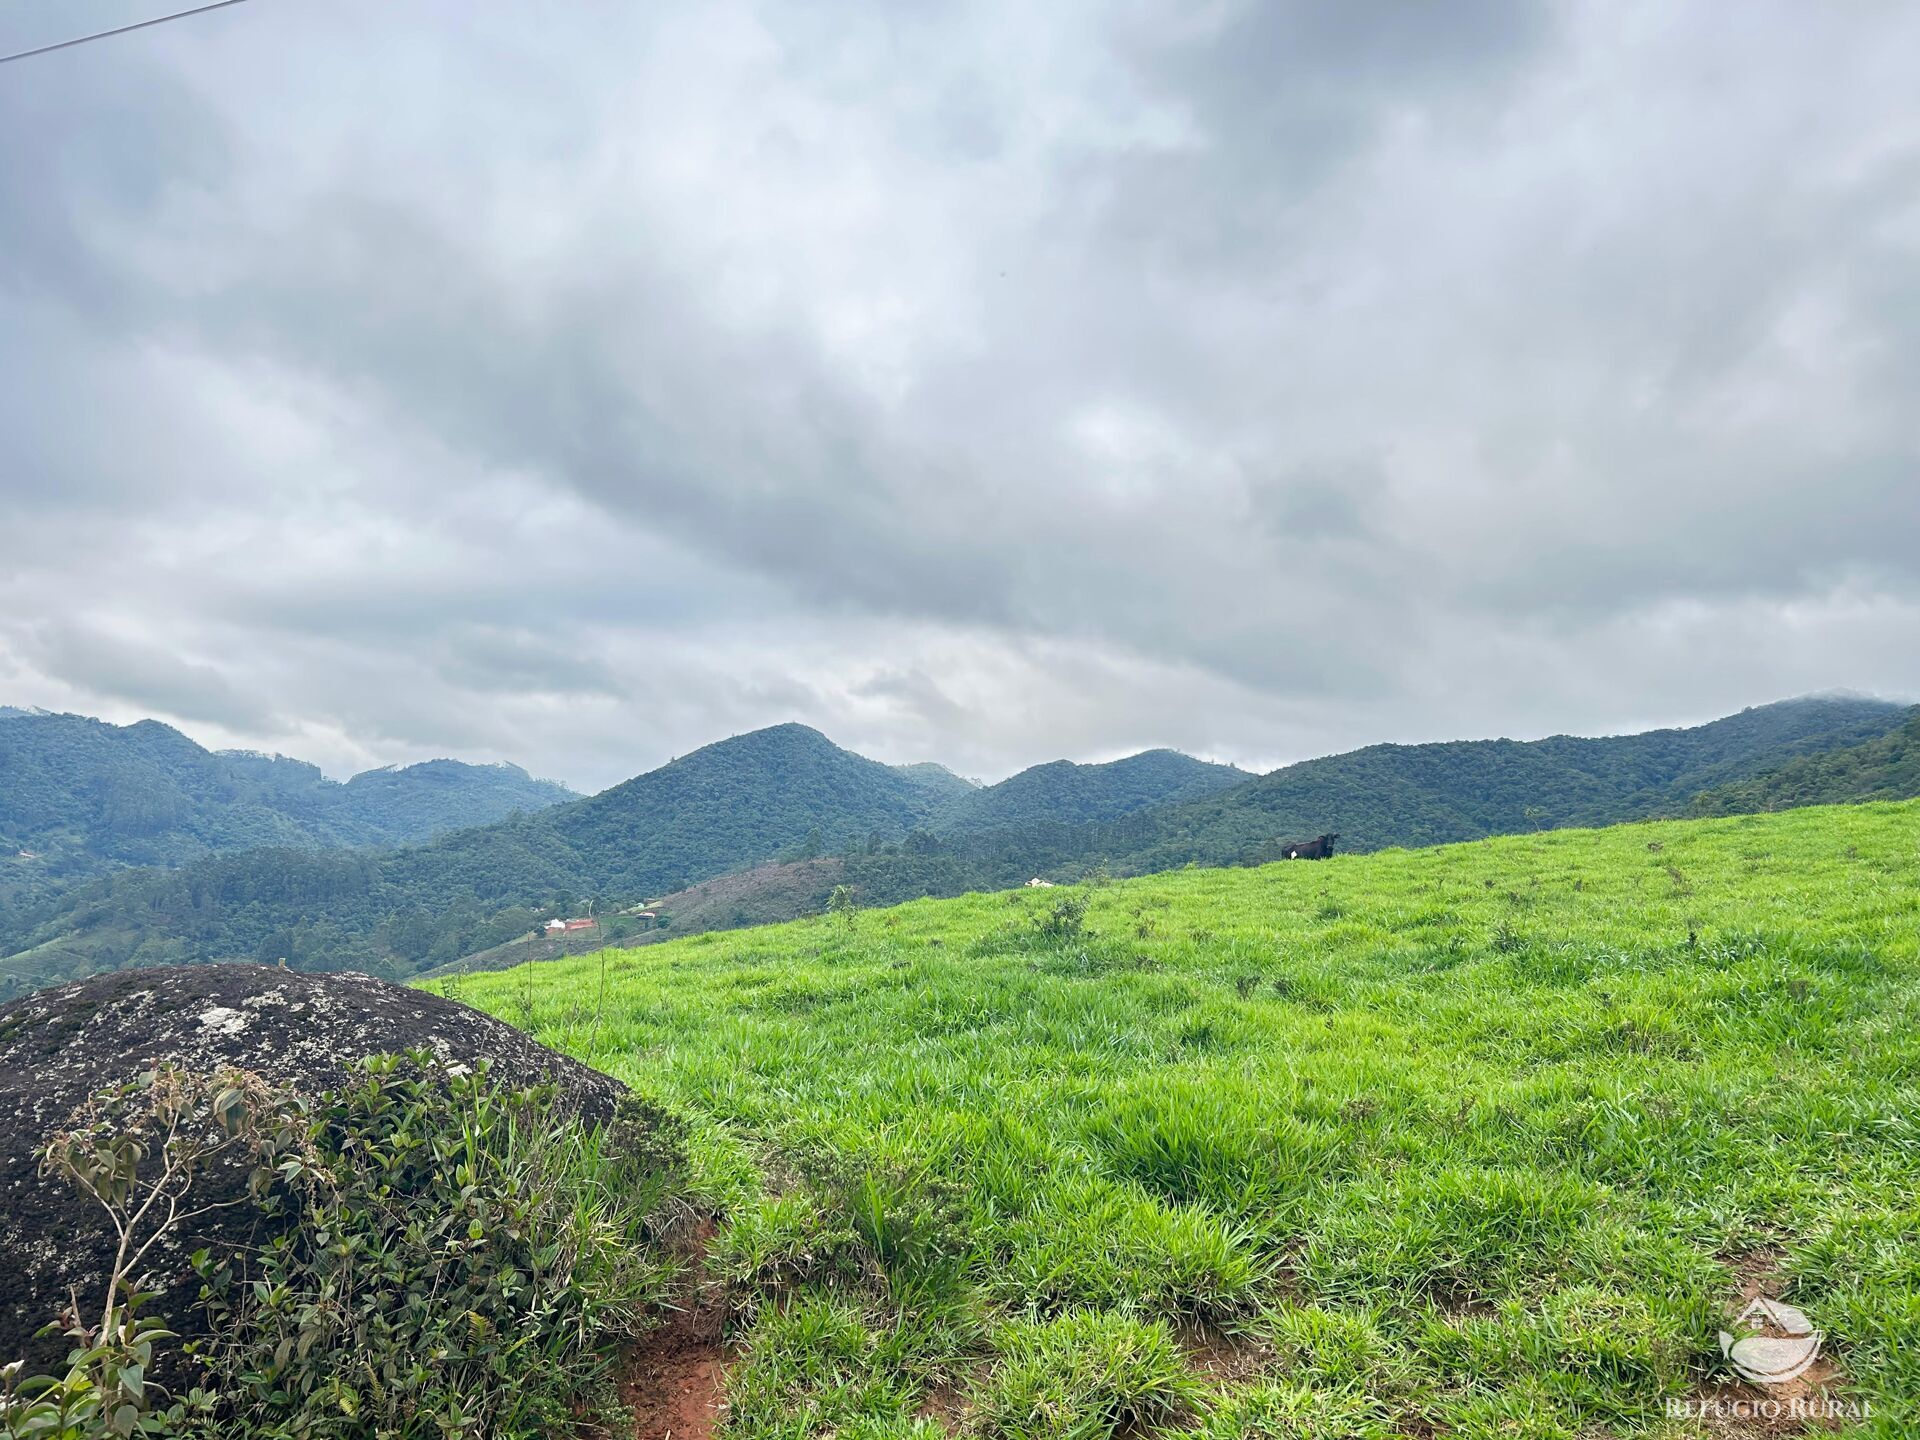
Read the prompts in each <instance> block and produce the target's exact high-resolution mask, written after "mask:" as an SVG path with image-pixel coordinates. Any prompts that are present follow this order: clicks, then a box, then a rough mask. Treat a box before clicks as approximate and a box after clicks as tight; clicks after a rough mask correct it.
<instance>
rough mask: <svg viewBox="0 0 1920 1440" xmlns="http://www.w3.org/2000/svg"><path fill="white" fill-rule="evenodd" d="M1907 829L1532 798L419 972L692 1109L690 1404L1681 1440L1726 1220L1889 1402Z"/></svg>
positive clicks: (1029, 1420) (1919, 1377)
mask: <svg viewBox="0 0 1920 1440" xmlns="http://www.w3.org/2000/svg"><path fill="white" fill-rule="evenodd" d="M1917 840H1920V803H1909V804H1896V805H1872V806H1861V807H1854V808H1832V809H1818V810H1802V811H1795V812H1792V813H1788V814H1782V815H1772V816H1752V817H1745V818H1739V819H1731V820H1714V821H1695V822H1674V823H1661V824H1649V825H1629V826H1621V827H1618V828H1614V829H1608V830H1599V831H1578V832H1576V831H1561V832H1555V833H1550V834H1543V835H1535V836H1518V837H1512V838H1508V839H1502V840H1494V841H1488V842H1484V843H1478V844H1468V845H1456V846H1449V847H1447V848H1444V849H1435V850H1423V851H1389V852H1386V853H1383V854H1378V855H1371V856H1365V857H1355V858H1340V859H1336V860H1333V861H1330V862H1326V863H1323V864H1306V863H1296V864H1291V865H1276V866H1271V867H1268V868H1265V869H1260V870H1189V871H1183V872H1178V873H1174V874H1168V875H1158V876H1151V877H1147V878H1143V879H1139V880H1132V881H1126V882H1123V883H1120V884H1116V885H1112V886H1110V887H1108V888H1104V889H1101V890H1098V891H1097V892H1095V893H1094V895H1093V898H1092V906H1091V910H1090V912H1089V913H1088V916H1087V921H1086V934H1085V935H1084V936H1082V937H1080V938H1079V939H1077V940H1069V941H1066V942H1064V943H1059V942H1055V943H1049V942H1046V941H1043V940H1041V939H1039V938H1038V937H1037V935H1036V934H1035V927H1034V924H1033V922H1034V920H1035V919H1036V918H1037V917H1040V916H1041V915H1042V914H1043V913H1044V912H1046V911H1047V910H1049V909H1051V907H1053V906H1054V905H1055V904H1057V903H1058V902H1059V901H1060V900H1061V899H1062V898H1063V897H1066V896H1068V895H1069V893H1070V892H1068V891H1066V890H1064V889H1056V890H1051V891H1048V890H1038V891H1021V892H1014V893H1011V894H995V895H977V896H969V897H965V898H962V899H958V900H942V901H922V902H918V903H915V904H911V905H906V906H902V907H900V908H898V909H895V910H890V911H884V912H874V913H868V914H863V915H861V916H859V917H858V919H857V921H856V922H855V923H854V925H853V926H852V927H851V928H849V927H847V926H846V925H844V924H843V923H841V922H840V921H839V920H837V919H828V918H821V919H818V920H809V921H800V922H796V923H794V924H790V925H781V926H774V927H769V928H766V929H759V930H751V931H736V932H733V933H728V934H709V935H699V936H694V937H692V938H690V939H687V940H684V941H678V942H674V943H671V944H665V945H657V946H652V947H648V948H646V949H643V950H638V951H633V952H624V953H616V954H612V955H610V956H607V957H605V963H604V970H603V963H602V957H598V956H587V957H583V958H580V959H575V960H570V961H561V962H553V963H550V964H546V965H539V966H535V967H533V971H532V973H531V975H529V974H528V973H527V972H526V971H525V970H522V971H518V972H507V973H502V974H495V975H483V976H473V977H466V978H464V979H461V980H458V981H455V982H452V983H451V984H450V985H449V984H448V983H446V982H443V983H441V984H440V985H438V986H437V987H436V988H438V989H441V990H442V991H450V993H454V994H457V995H458V996H459V997H460V998H462V999H465V1000H467V1001H469V1002H472V1003H475V1004H479V1005H482V1006H485V1007H487V1008H489V1009H491V1010H493V1011H495V1012H496V1013H499V1014H501V1015H504V1016H506V1017H507V1018H509V1019H513V1020H516V1021H518V1022H520V1023H523V1024H527V1023H530V1025H531V1028H533V1029H534V1030H535V1031H536V1032H537V1033H538V1034H539V1035H540V1037H541V1038H542V1039H543V1040H546V1041H547V1042H549V1043H551V1044H554V1045H556V1046H558V1047H560V1048H562V1049H565V1050H569V1051H571V1052H573V1053H574V1054H577V1055H580V1056H583V1057H584V1058H587V1059H589V1060H591V1061H592V1062H593V1063H594V1064H596V1065H599V1066H601V1067H602V1068H604V1069H606V1070H608V1071H610V1072H611V1073H613V1074H615V1075H617V1076H619V1077H621V1078H622V1079H624V1080H626V1081H628V1082H629V1083H631V1084H632V1085H634V1086H635V1087H636V1088H638V1089H641V1090H643V1091H646V1092H649V1093H651V1094H653V1095H655V1096H658V1097H660V1098H661V1099H664V1100H666V1101H668V1102H670V1103H672V1104H674V1105H676V1106H678V1107H680V1108H682V1109H683V1110H684V1111H686V1112H687V1113H689V1114H690V1115H692V1116H694V1117H696V1120H697V1124H698V1134H699V1156H698V1158H699V1161H700V1165H699V1172H700V1173H699V1178H698V1184H699V1187H700V1188H701V1190H702V1192H703V1195H704V1198H705V1199H706V1201H707V1203H709V1204H711V1205H713V1206H714V1207H715V1208H716V1209H717V1210H719V1211H720V1212H721V1214H722V1216H723V1225H722V1229H721V1232H720V1234H719V1236H718V1237H717V1239H716V1243H715V1245H714V1246H713V1249H712V1255H711V1259H712V1263H713V1264H714V1265H715V1266H717V1267H719V1268H720V1269H721V1270H722V1272H723V1273H725V1274H726V1275H727V1276H728V1277H729V1278H730V1279H731V1280H732V1282H733V1283H734V1285H735V1293H736V1294H737V1295H738V1296H739V1297H740V1299H739V1338H740V1341H741V1344H742V1348H743V1353H744V1359H743V1360H742V1362H741V1363H740V1364H739V1365H738V1366H737V1367H736V1369H735V1371H734V1374H733V1378H732V1381H731V1392H730V1394H731V1399H732V1403H733V1413H732V1419H731V1421H730V1425H729V1428H728V1431H727V1434H728V1435H730V1436H736V1437H755V1440H762V1437H788V1436H793V1437H798V1436H807V1435H827V1434H834V1435H838V1436H842V1437H867V1440H879V1437H898V1436H927V1437H932V1436H936V1435H938V1434H940V1433H942V1431H941V1429H940V1428H939V1427H938V1426H936V1425H934V1424H933V1423H932V1422H929V1421H926V1420H924V1419H917V1418H916V1415H917V1412H918V1411H919V1410H920V1408H921V1406H922V1405H923V1403H924V1402H925V1400H926V1398H927V1397H928V1395H929V1394H932V1393H935V1392H936V1391H937V1392H939V1393H941V1394H943V1395H947V1396H953V1395H958V1396H961V1397H964V1399H965V1401H966V1403H967V1405H968V1407H969V1409H968V1414H969V1416H970V1419H969V1421H968V1422H967V1423H969V1424H971V1425H972V1426H973V1427H975V1429H976V1430H978V1431H979V1432H981V1433H987V1434H1001V1435H1007V1436H1017V1437H1074V1440H1093V1437H1106V1436H1109V1435H1114V1434H1127V1433H1142V1432H1151V1431H1152V1430H1153V1429H1154V1427H1157V1426H1168V1427H1173V1428H1181V1427H1184V1428H1186V1429H1188V1430H1194V1431H1197V1432H1198V1433H1200V1434H1202V1435H1205V1436H1208V1437H1220V1440H1225V1437H1230V1436H1240V1435H1246V1436H1293V1435H1311V1436H1316V1437H1334V1436H1354V1437H1370V1436H1388V1435H1400V1434H1408V1433H1413V1434H1424V1433H1432V1432H1433V1431H1436V1430H1437V1431H1438V1432H1440V1433H1444V1434H1449V1435H1459V1436H1466V1437H1483V1436H1484V1437H1494V1436H1501V1437H1515V1436H1519V1437H1527V1436H1535V1437H1566V1440H1574V1437H1588V1436H1596V1435H1608V1434H1611V1435H1637V1434H1654V1435H1680V1434H1689V1433H1692V1430H1691V1428H1690V1425H1691V1422H1682V1421H1673V1420H1669V1419H1667V1418H1665V1416H1664V1413H1663V1405H1664V1402H1665V1401H1666V1400H1667V1399H1668V1398H1669V1397H1673V1396H1681V1395H1684V1394H1686V1393H1688V1392H1689V1391H1691V1390H1694V1389H1696V1388H1697V1387H1699V1386H1701V1385H1703V1384H1711V1383H1714V1382H1715V1381H1717V1380H1719V1379H1721V1378H1724V1374H1723V1372H1722V1371H1720V1370H1719V1368H1718V1364H1719V1362H1718V1348H1717V1345H1716V1341H1715V1334H1716V1331H1717V1329H1718V1328H1719V1326H1720V1324H1721V1321H1722V1313H1723V1306H1724V1305H1725V1303H1726V1301H1727V1300H1728V1298H1729V1297H1730V1296H1731V1295H1732V1294H1733V1293H1734V1289H1735V1285H1734V1280H1733V1278H1732V1266H1733V1265H1734V1264H1735V1263H1736V1262H1737V1261H1738V1260H1740V1259H1741V1257H1746V1256H1751V1255H1754V1254H1756V1253H1761V1252H1766V1253H1776V1252H1777V1254H1778V1255H1779V1257H1780V1258H1779V1266H1780V1270H1781V1272H1782V1276H1783V1278H1782V1279H1781V1281H1780V1282H1779V1284H1780V1285H1781V1286H1784V1287H1786V1291H1787V1294H1786V1298H1790V1299H1792V1300H1793V1301H1794V1302H1795V1303H1797V1304H1799V1305H1801V1306H1802V1307H1803V1308H1805V1309H1807V1310H1808V1311H1809V1312H1810V1313H1811V1314H1812V1316H1813V1317H1814V1319H1815V1320H1816V1321H1817V1322H1818V1323H1819V1324H1820V1326H1821V1327H1822V1328H1823V1329H1824V1330H1825V1331H1827V1333H1828V1334H1829V1335H1830V1336H1831V1337H1832V1344H1833V1351H1834V1353H1835V1354H1836V1356H1837V1358H1838V1360H1839V1362H1840V1363H1841V1365H1842V1366H1843V1368H1844V1370H1845V1372H1846V1375H1847V1376H1848V1379H1849V1383H1850V1385H1851V1387H1852V1393H1853V1394H1854V1395H1855V1396H1857V1397H1859V1398H1862V1399H1865V1400H1867V1401H1869V1402H1870V1403H1871V1405H1872V1406H1873V1409H1874V1412H1875V1414H1874V1418H1873V1419H1872V1421H1870V1422H1868V1423H1867V1424H1866V1425H1863V1426H1861V1427H1860V1429H1861V1432H1862V1433H1870V1434H1876V1435H1883V1436H1897V1435H1913V1434H1916V1433H1920V1405H1916V1402H1917V1401H1920V1118H1917V1116H1920V983H1917V982H1920V952H1917V948H1916V936H1917V935H1920V863H1917V856H1916V841H1917ZM603 983H604V987H605V1001H604V1005H602V1004H601V1003H600V995H601V987H602V985H603ZM529 986H531V993H532V1006H531V1011H529V1010H528V1008H527V1005H528V1001H527V996H528V992H529ZM596 1011H598V1012H599V1018H598V1019H597V1020H596ZM1222 1333H1225V1334H1228V1335H1230V1336H1232V1337H1235V1339H1234V1340H1233V1342H1232V1343H1233V1344H1234V1345H1236V1346H1237V1347H1238V1350H1239V1354H1238V1361H1239V1363H1238V1364H1237V1366H1236V1370H1237V1371H1239V1372H1244V1373H1238V1374H1237V1376H1236V1378H1234V1379H1233V1380H1231V1381H1222V1380H1221V1379H1220V1377H1219V1376H1218V1375H1217V1374H1211V1375H1210V1374H1203V1373H1201V1370H1202V1368H1203V1367H1201V1365H1200V1362H1199V1360H1198V1359H1197V1358H1196V1357H1197V1355H1198V1353H1199V1352H1198V1351H1197V1350H1196V1348H1195V1341H1196V1338H1197V1337H1199V1336H1203V1335H1204V1336H1206V1337H1208V1339H1209V1340H1210V1343H1211V1344H1212V1345H1213V1346H1214V1349H1215V1353H1216V1354H1217V1353H1218V1351H1219V1348H1220V1345H1221V1340H1220V1337H1221V1335H1222ZM945 1408H946V1409H947V1410H949V1411H950V1410H951V1408H952V1407H951V1405H948V1406H946V1407H945ZM1129 1427H1131V1428H1129Z"/></svg>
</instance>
